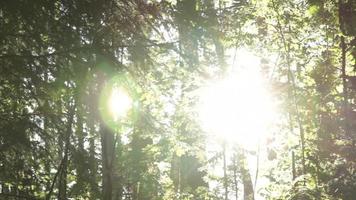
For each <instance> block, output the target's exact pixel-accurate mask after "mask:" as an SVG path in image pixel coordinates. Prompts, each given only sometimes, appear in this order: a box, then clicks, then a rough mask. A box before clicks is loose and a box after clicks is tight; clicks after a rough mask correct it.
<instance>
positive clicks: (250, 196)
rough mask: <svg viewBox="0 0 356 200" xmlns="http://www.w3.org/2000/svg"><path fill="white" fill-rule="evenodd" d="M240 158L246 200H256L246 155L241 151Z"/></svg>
mask: <svg viewBox="0 0 356 200" xmlns="http://www.w3.org/2000/svg"><path fill="white" fill-rule="evenodd" d="M238 157H239V158H240V169H241V179H242V183H243V185H244V200H254V191H253V184H252V179H251V175H250V171H249V169H248V166H247V161H246V156H245V153H244V152H243V151H242V150H240V151H239V155H238Z"/></svg>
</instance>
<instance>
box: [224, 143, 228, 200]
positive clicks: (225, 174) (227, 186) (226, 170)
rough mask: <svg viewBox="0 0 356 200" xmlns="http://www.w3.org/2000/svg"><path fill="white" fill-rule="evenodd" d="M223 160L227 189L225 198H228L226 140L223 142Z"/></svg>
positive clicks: (225, 187) (226, 199) (225, 186)
mask: <svg viewBox="0 0 356 200" xmlns="http://www.w3.org/2000/svg"><path fill="white" fill-rule="evenodd" d="M223 162H224V189H225V200H228V197H229V190H228V181H227V169H226V142H224V143H223Z"/></svg>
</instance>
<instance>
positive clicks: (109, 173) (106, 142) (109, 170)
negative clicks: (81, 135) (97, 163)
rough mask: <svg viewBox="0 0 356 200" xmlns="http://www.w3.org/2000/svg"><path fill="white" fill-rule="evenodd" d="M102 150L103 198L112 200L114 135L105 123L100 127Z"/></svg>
mask: <svg viewBox="0 0 356 200" xmlns="http://www.w3.org/2000/svg"><path fill="white" fill-rule="evenodd" d="M100 136H101V150H102V155H101V157H102V173H103V174H102V176H103V177H102V178H103V194H102V196H103V200H111V199H112V192H113V190H112V189H113V163H114V157H115V156H114V150H115V144H114V141H115V140H114V135H113V132H112V131H111V130H110V128H109V127H107V125H105V124H104V123H102V124H101V127H100Z"/></svg>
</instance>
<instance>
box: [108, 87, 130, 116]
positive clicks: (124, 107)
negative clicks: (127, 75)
mask: <svg viewBox="0 0 356 200" xmlns="http://www.w3.org/2000/svg"><path fill="white" fill-rule="evenodd" d="M107 105H108V110H109V112H110V115H111V116H112V118H113V120H114V121H117V120H118V119H119V118H122V117H124V116H125V115H126V113H127V112H128V111H129V110H130V109H131V106H132V99H131V98H130V96H129V95H128V93H127V92H126V90H124V89H123V88H120V87H113V88H112V89H111V93H110V97H109V101H108V104H107Z"/></svg>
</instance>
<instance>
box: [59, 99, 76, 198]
mask: <svg viewBox="0 0 356 200" xmlns="http://www.w3.org/2000/svg"><path fill="white" fill-rule="evenodd" d="M69 107H70V108H69V111H68V124H67V131H66V135H65V143H64V157H63V163H62V168H61V172H60V177H59V184H58V187H59V188H58V199H59V200H66V199H67V174H68V153H69V145H70V136H71V134H72V124H73V118H74V106H70V105H69Z"/></svg>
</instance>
